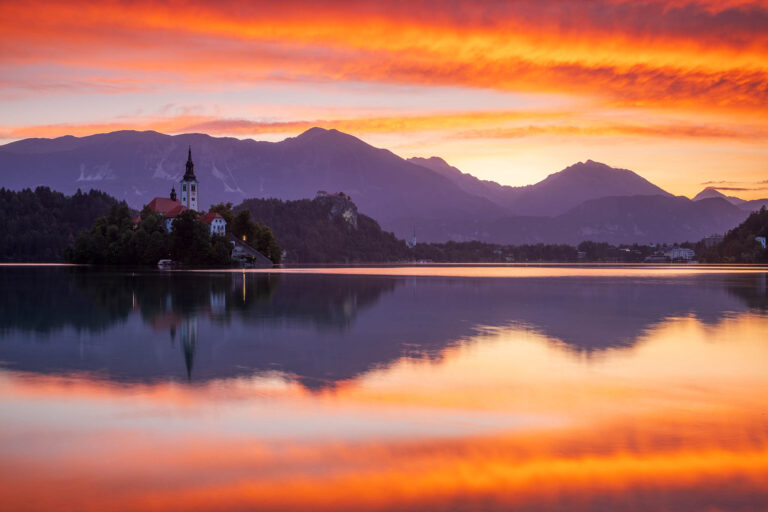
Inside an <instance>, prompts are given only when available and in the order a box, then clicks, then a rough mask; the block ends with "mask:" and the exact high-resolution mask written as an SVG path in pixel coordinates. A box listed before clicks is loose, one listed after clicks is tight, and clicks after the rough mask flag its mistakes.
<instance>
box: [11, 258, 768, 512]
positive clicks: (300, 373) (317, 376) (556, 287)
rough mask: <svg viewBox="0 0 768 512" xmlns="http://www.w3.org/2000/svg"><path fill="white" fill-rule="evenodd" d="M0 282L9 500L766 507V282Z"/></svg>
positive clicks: (624, 273)
mask: <svg viewBox="0 0 768 512" xmlns="http://www.w3.org/2000/svg"><path fill="white" fill-rule="evenodd" d="M322 272H325V273H324V274H316V273H308V272H305V271H293V272H288V273H281V274H278V273H263V272H262V273H259V272H247V273H243V272H172V273H161V272H137V273H132V272H124V271H111V272H98V271H93V270H84V269H76V268H67V267H2V266H0V287H1V288H0V289H1V290H2V292H1V294H0V509H2V510H12V511H23V510H34V511H38V510H39V511H43V510H72V511H91V510H93V511H105V510H117V511H143V510H153V511H154V510H158V511H161V510H162V511H167V510H174V511H175V510H178V511H213V510H281V511H282V510H307V511H324V510H328V511H331V510H332V511H336V510H340V511H347V510H348V511H359V510H414V511H415V510H430V511H442V510H445V511H449V510H450V511H460V510H490V511H493V510H511V509H514V510H535V511H549V510H552V511H555V510H576V511H578V510H590V511H598V510H599V511H622V510H632V511H635V510H637V511H649V510H669V511H716V510H724V511H725V510H727V511H730V510H733V511H763V510H768V298H767V297H766V272H765V269H755V268H751V269H750V268H742V269H738V268H737V269H734V268H706V267H684V268H680V267H618V268H606V267H598V268H583V267H553V266H550V267H525V268H521V267H437V268H432V267H424V268H411V269H409V268H405V269H363V270H360V269H354V270H349V269H326V270H323V271H322Z"/></svg>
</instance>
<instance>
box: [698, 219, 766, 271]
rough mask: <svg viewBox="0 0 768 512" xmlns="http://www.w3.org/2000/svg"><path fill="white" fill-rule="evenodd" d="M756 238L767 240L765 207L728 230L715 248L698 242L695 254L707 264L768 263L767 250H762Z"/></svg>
mask: <svg viewBox="0 0 768 512" xmlns="http://www.w3.org/2000/svg"><path fill="white" fill-rule="evenodd" d="M757 237H764V238H768V211H767V210H766V209H765V206H763V207H762V208H760V211H757V212H753V213H752V214H751V215H750V216H749V217H747V220H745V221H744V222H742V223H741V224H739V225H738V226H736V227H735V228H733V229H732V230H730V231H729V232H728V233H727V234H726V235H725V237H724V238H723V241H722V242H720V243H719V244H717V245H716V246H714V247H706V244H705V243H704V241H703V240H702V241H701V242H699V243H698V244H697V245H696V254H697V255H699V258H700V260H701V261H705V262H707V263H768V249H764V248H763V246H762V245H761V244H760V243H759V242H758V241H757V240H756V238H757Z"/></svg>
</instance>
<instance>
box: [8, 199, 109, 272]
mask: <svg viewBox="0 0 768 512" xmlns="http://www.w3.org/2000/svg"><path fill="white" fill-rule="evenodd" d="M117 204H118V201H117V199H115V198H113V197H111V196H109V195H108V194H105V193H104V192H99V191H97V190H91V191H89V192H85V193H83V192H81V191H80V190H78V191H77V192H76V193H75V194H74V195H72V196H65V195H64V194H62V193H61V192H55V191H53V190H51V189H50V188H48V187H37V188H36V189H35V190H31V189H24V190H21V191H12V190H7V189H5V188H0V226H2V229H0V261H37V262H60V261H63V251H64V248H65V247H66V246H67V244H70V243H72V242H73V241H74V240H75V237H76V236H77V234H78V233H79V232H80V231H82V230H83V229H88V228H89V227H90V226H91V225H92V224H93V219H95V218H97V217H101V216H103V215H106V214H107V213H108V212H109V210H110V208H112V207H114V206H115V205H117Z"/></svg>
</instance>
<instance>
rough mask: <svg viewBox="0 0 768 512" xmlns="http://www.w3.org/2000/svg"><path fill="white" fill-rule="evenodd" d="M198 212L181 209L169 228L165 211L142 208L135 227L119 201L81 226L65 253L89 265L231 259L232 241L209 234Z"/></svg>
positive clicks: (217, 263) (221, 261) (216, 263)
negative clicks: (88, 225) (83, 228)
mask: <svg viewBox="0 0 768 512" xmlns="http://www.w3.org/2000/svg"><path fill="white" fill-rule="evenodd" d="M197 217H198V213H197V212H195V211H193V210H186V211H184V212H182V213H180V214H179V215H178V216H177V217H176V219H175V220H174V222H173V230H172V231H171V232H170V233H169V232H168V231H166V230H165V219H164V218H163V215H162V214H159V213H153V212H152V211H151V210H150V209H149V208H144V210H142V212H141V220H140V221H139V224H138V226H136V227H135V228H134V226H133V223H132V216H131V210H130V209H129V208H128V206H127V205H125V203H121V204H117V205H115V206H113V207H112V209H111V210H110V211H109V214H108V215H106V216H104V217H99V218H98V219H96V222H95V223H94V224H93V227H92V228H91V229H90V230H88V231H83V232H81V233H80V234H79V235H78V237H77V239H76V240H75V242H74V243H73V244H72V245H70V246H67V248H66V249H65V251H64V257H65V258H66V260H67V261H69V262H71V263H82V264H92V265H156V264H157V262H158V261H159V260H161V259H166V258H170V259H172V260H174V261H177V262H179V263H182V264H185V265H214V266H223V265H229V264H230V263H231V260H230V253H231V251H232V246H231V244H230V243H229V242H228V241H227V239H226V237H224V236H219V235H214V236H210V228H209V227H208V226H207V225H206V224H204V223H202V222H199V221H198V220H197Z"/></svg>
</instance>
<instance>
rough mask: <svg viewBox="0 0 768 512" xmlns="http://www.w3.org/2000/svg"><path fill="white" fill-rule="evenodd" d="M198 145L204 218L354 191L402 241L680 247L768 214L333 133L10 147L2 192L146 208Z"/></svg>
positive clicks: (588, 171) (632, 179)
mask: <svg viewBox="0 0 768 512" xmlns="http://www.w3.org/2000/svg"><path fill="white" fill-rule="evenodd" d="M190 146H191V148H192V156H193V159H194V162H195V173H196V175H197V178H198V180H199V181H200V191H201V192H200V194H201V196H200V197H201V206H202V207H204V208H207V206H209V205H210V204H214V203H219V202H232V203H235V204H237V203H240V202H241V201H243V200H244V199H247V198H252V197H257V198H269V197H274V198H280V199H301V198H307V197H314V196H315V194H316V193H317V191H318V190H327V191H329V192H337V191H343V192H345V193H347V194H349V195H350V196H351V197H352V199H353V200H354V202H355V203H356V204H357V206H358V208H359V209H360V211H361V213H365V214H367V215H369V216H371V217H373V218H374V219H376V220H377V221H378V222H379V223H380V224H381V226H382V227H383V228H384V229H386V230H389V231H393V232H394V233H395V234H396V235H398V236H399V237H402V238H405V237H407V238H410V237H412V236H413V232H414V231H415V232H416V234H417V237H418V239H419V240H420V241H444V240H473V239H474V240H484V241H490V242H497V243H534V242H545V243H559V242H567V243H578V242H579V241H581V240H585V239H590V240H595V241H606V242H611V243H621V242H639V243H649V242H680V241H684V240H698V239H700V238H702V237H704V236H706V235H709V234H712V233H722V232H724V231H726V230H728V229H730V228H732V227H734V226H735V225H737V224H738V223H740V222H741V221H743V220H744V219H745V218H746V216H747V215H748V213H749V211H752V210H754V209H758V208H759V207H760V205H762V204H765V203H768V200H758V201H744V202H741V200H738V201H734V199H738V198H732V197H728V196H724V195H723V194H720V193H719V192H718V191H717V190H715V189H707V190H705V191H702V193H701V194H699V195H698V196H696V197H695V198H694V200H690V199H687V198H684V197H675V196H673V195H671V194H669V193H668V192H666V191H664V190H663V189H661V188H659V187H658V186H656V185H654V184H652V183H650V182H649V181H647V180H645V179H644V178H642V177H641V176H639V175H638V174H636V173H634V172H632V171H630V170H626V169H614V168H612V167H609V166H607V165H605V164H601V163H598V162H593V161H591V160H587V161H585V162H579V163H577V164H574V165H572V166H570V167H567V168H565V169H563V170H561V171H559V172H556V173H553V174H551V175H549V176H548V177H547V178H546V179H544V180H542V181H540V182H539V183H536V184H533V185H528V186H523V187H510V186H505V185H500V184H498V183H495V182H492V181H484V180H480V179H478V178H476V177H474V176H472V175H470V174H466V173H463V172H461V171H460V170H459V169H456V168H455V167H452V166H450V165H449V164H448V163H446V162H445V161H444V160H442V159H440V158H437V157H432V158H411V159H408V160H406V159H403V158H400V157H399V156H397V155H395V154H394V153H392V152H390V151H388V150H385V149H380V148H375V147H373V146H371V145H369V144H367V143H365V142H363V141H362V140H360V139H358V138H356V137H353V136H352V135H348V134H345V133H342V132H339V131H336V130H325V129H322V128H312V129H310V130H308V131H306V132H304V133H302V134H301V135H299V136H297V137H291V138H288V139H285V140H283V141H281V142H263V141H254V140H250V139H246V140H239V139H234V138H217V137H211V136H208V135H204V134H183V135H176V136H170V135H164V134H161V133H157V132H151V131H147V132H136V131H118V132H111V133H104V134H98V135H91V136H87V137H72V136H65V137H60V138H56V139H24V140H20V141H16V142H12V143H10V144H6V145H4V146H0V186H3V187H6V188H10V189H21V188H27V187H35V186H38V185H45V186H49V187H51V188H53V189H55V190H59V191H62V192H65V193H74V192H75V191H76V190H77V189H78V188H80V189H91V188H95V189H99V190H103V191H105V192H107V193H109V194H111V195H113V196H115V197H118V198H120V199H124V200H125V201H126V202H128V204H129V205H131V206H133V207H135V208H140V207H141V206H142V205H144V204H146V203H147V202H149V201H150V200H151V199H152V198H153V197H155V196H166V195H168V194H169V193H170V189H171V187H172V186H174V185H176V184H177V182H178V180H179V179H180V178H181V176H182V174H183V171H184V162H185V161H186V153H187V149H188V147H190Z"/></svg>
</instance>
